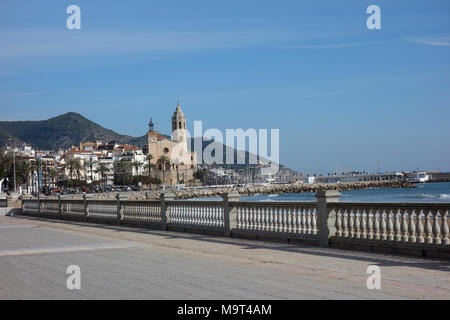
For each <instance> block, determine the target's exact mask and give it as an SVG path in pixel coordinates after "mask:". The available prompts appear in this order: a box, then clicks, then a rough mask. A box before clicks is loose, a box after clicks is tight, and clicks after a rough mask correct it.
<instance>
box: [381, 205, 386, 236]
mask: <svg viewBox="0 0 450 320" xmlns="http://www.w3.org/2000/svg"><path fill="white" fill-rule="evenodd" d="M386 215H387V213H386V210H384V209H381V211H380V218H381V219H380V220H381V221H380V230H381V236H380V238H381V240H387V230H386V229H387V223H386Z"/></svg>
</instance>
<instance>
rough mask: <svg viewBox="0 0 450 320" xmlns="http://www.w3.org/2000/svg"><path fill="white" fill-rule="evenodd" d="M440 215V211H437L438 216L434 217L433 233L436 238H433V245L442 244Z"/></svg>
mask: <svg viewBox="0 0 450 320" xmlns="http://www.w3.org/2000/svg"><path fill="white" fill-rule="evenodd" d="M439 213H440V211H439V210H437V211H436V214H434V215H433V218H434V219H433V220H434V223H433V233H434V238H433V243H434V244H441V237H440V236H441V225H440V223H439Z"/></svg>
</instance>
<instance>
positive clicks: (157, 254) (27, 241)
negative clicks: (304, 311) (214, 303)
mask: <svg viewBox="0 0 450 320" xmlns="http://www.w3.org/2000/svg"><path fill="white" fill-rule="evenodd" d="M70 265H76V266H78V267H79V268H80V271H81V289H80V290H77V289H74V290H69V289H68V288H67V286H66V281H67V278H68V277H69V276H70V275H69V274H66V270H67V268H68V266H70ZM369 265H377V266H379V267H380V270H381V289H379V290H377V289H373V290H369V289H368V288H367V285H366V282H367V278H368V277H369V276H370V275H369V274H367V273H366V271H367V267H368V266H369ZM0 299H240V300H244V299H450V261H448V260H436V259H424V258H414V257H404V256H392V255H385V254H374V253H364V252H356V251H347V250H339V249H326V248H319V247H314V246H308V245H297V244H296V245H290V244H285V243H270V242H259V241H251V240H243V239H235V238H225V237H214V236H211V235H199V234H190V233H179V232H166V231H160V230H149V229H137V228H131V227H119V226H115V225H100V224H88V223H81V222H70V221H64V222H63V221H57V220H40V219H37V218H30V217H23V216H13V217H0Z"/></svg>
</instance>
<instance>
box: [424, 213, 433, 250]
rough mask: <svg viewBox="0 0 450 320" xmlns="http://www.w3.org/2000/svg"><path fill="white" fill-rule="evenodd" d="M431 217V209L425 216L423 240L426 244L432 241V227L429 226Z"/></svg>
mask: <svg viewBox="0 0 450 320" xmlns="http://www.w3.org/2000/svg"><path fill="white" fill-rule="evenodd" d="M432 217H433V210H431V211H429V212H427V214H426V218H425V234H426V239H425V242H426V243H428V244H430V243H433V227H432V226H431V219H432Z"/></svg>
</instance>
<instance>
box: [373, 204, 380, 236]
mask: <svg viewBox="0 0 450 320" xmlns="http://www.w3.org/2000/svg"><path fill="white" fill-rule="evenodd" d="M373 214H374V219H373V222H374V227H373V229H374V239H375V240H380V210H379V209H374V211H373Z"/></svg>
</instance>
